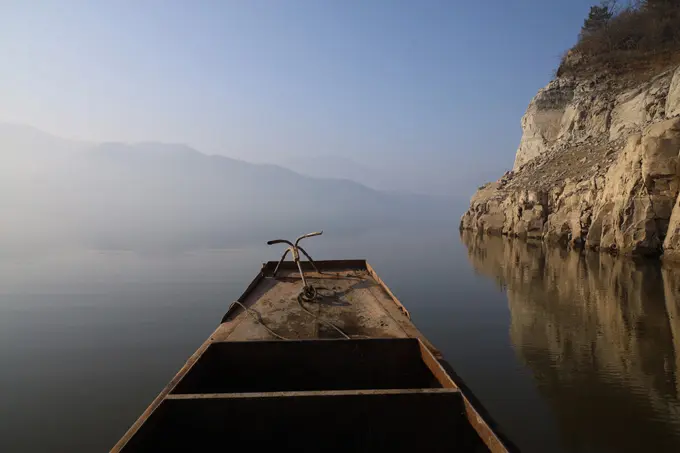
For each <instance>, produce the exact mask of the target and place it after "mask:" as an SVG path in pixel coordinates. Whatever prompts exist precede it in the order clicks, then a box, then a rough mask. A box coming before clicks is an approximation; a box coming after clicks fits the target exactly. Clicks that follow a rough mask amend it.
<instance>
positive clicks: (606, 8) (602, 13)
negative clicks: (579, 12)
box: [581, 2, 614, 35]
mask: <svg viewBox="0 0 680 453" xmlns="http://www.w3.org/2000/svg"><path fill="white" fill-rule="evenodd" d="M612 6H613V5H612V3H611V2H602V3H601V4H599V5H594V6H591V7H590V13H588V17H586V18H585V20H584V21H583V27H581V35H584V34H589V33H595V32H597V31H598V30H601V29H603V28H604V27H606V26H607V24H608V23H609V21H610V20H611V18H612V17H613V16H614V11H613V7H612Z"/></svg>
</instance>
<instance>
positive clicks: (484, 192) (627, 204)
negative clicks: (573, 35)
mask: <svg viewBox="0 0 680 453" xmlns="http://www.w3.org/2000/svg"><path fill="white" fill-rule="evenodd" d="M522 127H523V129H524V134H523V136H522V140H521V142H520V146H519V149H518V150H517V154H516V158H515V165H514V168H513V170H512V171H510V172H507V173H506V174H505V175H504V176H503V177H502V178H501V179H499V180H498V181H497V182H495V183H492V184H486V185H485V186H483V187H481V188H480V190H479V191H478V192H477V193H476V194H475V196H473V197H472V200H471V203H470V208H469V210H468V211H467V212H466V213H465V214H464V215H463V218H462V220H461V229H465V230H474V231H480V232H485V233H490V234H498V235H500V234H503V235H509V236H517V237H526V238H535V239H542V240H545V241H548V242H557V243H562V244H569V245H571V246H573V247H582V246H587V247H591V248H599V249H602V250H609V251H616V252H618V253H626V254H645V255H658V254H660V253H662V252H663V250H664V249H665V250H666V251H667V255H668V256H669V257H671V256H677V257H678V258H680V204H679V203H678V200H677V198H678V192H679V190H680V166H679V165H678V154H679V153H680V68H677V69H675V68H674V69H672V70H668V71H665V72H663V73H661V74H659V75H657V76H655V77H653V78H652V79H650V80H648V81H645V82H638V83H637V84H634V85H631V84H630V83H629V84H627V85H622V84H620V83H619V82H618V81H617V80H616V79H615V78H610V77H606V76H600V77H594V78H591V79H588V80H575V79H569V80H563V79H559V78H558V79H556V80H553V81H552V82H551V83H550V84H549V85H548V86H547V87H545V88H543V89H542V90H540V91H539V93H538V94H537V95H536V96H535V97H534V99H533V100H532V101H531V104H530V105H529V108H528V109H527V112H526V114H525V115H524V117H523V119H522Z"/></svg>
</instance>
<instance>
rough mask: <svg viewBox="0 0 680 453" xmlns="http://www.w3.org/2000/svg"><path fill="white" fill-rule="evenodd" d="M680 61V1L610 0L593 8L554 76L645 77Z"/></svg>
mask: <svg viewBox="0 0 680 453" xmlns="http://www.w3.org/2000/svg"><path fill="white" fill-rule="evenodd" d="M678 63H680V0H637V1H636V0H631V1H629V2H628V4H627V6H625V7H622V8H618V7H617V6H616V3H615V2H614V1H612V0H609V1H603V2H602V3H600V4H599V5H597V6H592V7H591V8H590V12H589V14H588V17H587V18H586V19H585V20H584V22H583V27H582V28H581V33H580V34H579V39H578V42H577V43H576V45H575V46H574V47H573V48H572V49H571V50H570V51H569V52H567V53H566V54H565V57H564V58H563V59H562V62H561V63H560V67H559V68H558V70H557V72H556V74H557V75H558V76H563V75H573V76H576V77H584V76H585V77H587V76H588V75H590V74H594V73H598V72H599V73H603V72H604V73H610V74H615V75H617V76H619V77H623V78H630V79H641V78H647V77H649V76H652V75H654V74H657V73H659V72H660V71H662V70H664V69H665V68H667V67H669V66H671V65H676V64H678Z"/></svg>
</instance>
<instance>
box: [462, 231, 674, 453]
mask: <svg viewBox="0 0 680 453" xmlns="http://www.w3.org/2000/svg"><path fill="white" fill-rule="evenodd" d="M461 238H462V240H463V242H464V243H465V245H466V246H467V249H468V257H469V260H470V262H471V263H472V265H473V266H474V268H475V269H476V271H477V272H478V273H480V274H483V275H486V276H488V277H491V278H493V279H495V280H496V281H497V283H498V284H499V285H500V286H501V287H503V288H504V289H505V290H506V292H507V298H508V304H509V308H510V313H511V315H510V316H511V324H510V339H511V342H512V344H513V346H514V349H515V351H516V354H517V356H518V357H519V359H520V360H521V361H522V362H523V363H524V364H525V365H526V366H527V367H528V368H529V370H530V371H531V372H532V374H533V376H534V379H535V381H536V385H537V388H538V391H539V392H540V394H541V396H542V397H543V398H544V399H545V400H546V401H547V402H548V404H549V406H550V407H551V408H552V410H553V412H554V414H555V418H556V421H557V424H558V426H559V428H560V431H561V433H562V435H563V439H562V442H563V445H564V446H565V447H567V449H568V450H570V451H571V450H574V451H599V452H605V451H606V452H609V451H680V380H679V377H678V376H679V374H680V318H679V316H680V268H678V267H674V268H673V267H666V266H665V265H661V264H659V263H655V262H635V261H632V260H630V259H625V258H620V257H612V256H609V255H606V254H598V253H581V254H579V253H577V252H573V251H567V250H563V249H557V248H550V247H546V246H545V245H543V244H531V243H527V242H524V241H519V240H512V239H508V238H505V237H488V236H478V235H475V234H474V233H470V232H464V233H463V234H462V236H461Z"/></svg>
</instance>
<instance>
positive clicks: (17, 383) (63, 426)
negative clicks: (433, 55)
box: [0, 130, 680, 453]
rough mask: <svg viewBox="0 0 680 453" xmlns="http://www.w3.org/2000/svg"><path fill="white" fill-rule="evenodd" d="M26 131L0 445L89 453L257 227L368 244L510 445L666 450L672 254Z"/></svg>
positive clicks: (10, 231)
mask: <svg viewBox="0 0 680 453" xmlns="http://www.w3.org/2000/svg"><path fill="white" fill-rule="evenodd" d="M0 132H1V131H0ZM29 132H30V133H28V134H27V133H25V131H23V132H22V131H19V132H16V131H15V135H14V138H13V140H14V141H13V142H11V143H12V146H10V147H6V148H4V149H3V155H2V158H3V163H5V164H6V165H3V166H0V176H2V177H0V205H1V206H2V208H3V214H6V215H4V216H3V221H2V223H1V224H0V229H1V230H0V232H1V233H2V234H0V363H2V364H3V366H2V367H0V389H2V392H0V451H12V452H13V451H18V452H42V451H69V452H91V451H106V450H107V449H108V448H110V447H111V446H112V445H113V444H114V443H115V442H116V440H117V439H118V438H119V437H120V436H121V435H122V434H123V433H124V432H125V431H126V430H127V428H128V427H129V426H130V424H131V423H133V422H134V420H135V419H136V418H137V417H138V416H139V414H140V413H141V412H142V411H143V410H144V409H145V408H146V407H147V405H148V404H149V403H150V402H151V400H152V399H153V398H154V397H155V396H156V395H157V394H158V392H159V391H160V390H161V389H162V388H163V386H165V385H166V384H167V382H168V381H169V380H170V379H171V378H172V376H173V375H174V374H175V373H176V371H177V370H178V369H179V368H180V367H181V366H182V364H183V363H184V361H185V360H186V359H187V357H189V356H190V355H191V354H192V353H193V352H194V351H195V349H196V348H197V347H198V346H199V345H200V344H201V343H202V342H203V341H204V340H205V338H206V337H207V336H208V335H209V334H210V333H211V332H212V331H213V329H214V328H215V327H216V326H217V323H218V322H219V320H220V319H221V317H222V315H223V314H224V312H225V311H226V310H227V308H228V306H229V304H230V303H231V301H233V300H234V299H236V298H237V297H238V296H239V295H240V294H241V293H242V292H243V291H244V289H245V288H246V287H247V285H248V284H249V283H250V281H251V280H252V279H253V278H254V277H255V275H256V274H257V272H258V271H259V268H260V265H261V263H262V262H264V261H268V260H276V259H278V258H279V256H280V253H281V252H282V250H280V249H279V248H277V247H267V246H266V245H265V242H266V241H267V240H269V239H275V238H278V237H283V238H291V237H295V236H297V235H299V234H301V233H304V232H309V231H312V230H320V229H323V230H325V233H324V235H323V236H321V237H317V238H313V239H310V240H309V242H308V243H307V244H306V245H305V247H306V249H307V250H308V251H309V252H310V253H311V255H312V256H313V257H314V258H315V259H350V258H365V259H368V260H369V262H370V263H371V264H372V265H373V266H374V267H375V269H376V270H377V272H378V273H379V274H380V276H381V277H382V278H383V279H384V280H385V281H386V282H387V284H388V285H389V286H390V287H391V289H392V290H393V291H394V292H395V293H396V294H397V295H398V297H399V298H400V299H401V300H402V301H403V302H404V303H405V304H406V306H407V307H408V308H409V310H410V311H411V314H412V317H413V319H414V321H415V323H416V324H417V326H418V327H419V329H420V330H421V331H422V332H423V333H424V334H425V335H426V336H427V337H428V338H429V339H430V340H431V341H432V342H433V343H434V344H435V345H437V347H438V348H440V349H441V350H442V351H443V352H444V355H445V357H446V358H447V360H448V361H449V362H450V363H451V364H452V366H453V367H454V368H455V370H456V371H457V372H458V374H460V376H461V377H462V378H463V379H464V380H465V381H466V383H467V384H468V385H469V386H470V387H471V389H472V390H473V391H474V392H475V394H476V396H477V397H478V398H479V399H480V400H481V401H482V402H483V404H484V405H485V407H486V408H487V409H488V410H489V412H490V413H491V414H492V416H493V417H494V418H495V419H496V420H497V421H498V422H499V424H500V426H501V427H502V428H503V429H504V430H505V432H506V433H507V434H508V435H509V437H510V438H511V439H513V440H514V441H515V442H516V443H517V444H518V445H519V446H520V448H522V450H523V451H528V452H545V451H550V452H598V453H599V452H634V451H656V452H664V451H669V452H670V451H678V450H679V449H680V416H679V415H678V414H680V391H679V390H678V389H679V388H680V382H679V378H678V376H679V374H678V373H680V355H679V354H678V350H679V348H680V342H679V341H678V338H679V335H680V324H678V322H679V321H678V313H680V301H679V298H680V292H679V288H680V277H679V276H680V272H678V269H676V268H674V267H671V266H667V265H663V266H662V265H661V264H660V263H656V262H645V261H638V262H636V261H631V260H627V259H625V258H615V257H611V256H608V255H599V254H590V253H582V254H579V253H574V252H567V251H565V250H561V249H555V248H549V247H546V246H544V245H537V244H530V243H526V242H522V241H511V240H508V239H506V238H494V237H481V236H476V235H471V234H467V233H464V234H463V235H462V236H461V235H459V233H458V223H457V217H458V214H459V213H460V212H462V211H463V209H464V207H462V206H453V205H450V204H449V203H448V202H447V201H446V200H442V199H434V198H431V197H425V196H419V195H403V194H395V193H385V192H380V191H377V190H373V189H369V188H367V187H365V186H362V185H360V184H357V183H354V182H351V181H346V180H332V179H325V180H324V179H318V178H310V177H306V176H302V175H298V174H296V173H294V172H291V171H290V170H286V169H283V168H280V167H276V166H271V165H253V164H249V163H246V162H241V161H236V160H232V159H227V158H224V157H212V156H207V155H205V154H201V153H199V152H197V151H195V150H193V149H191V148H187V147H184V146H178V145H165V144H157V143H147V144H137V145H125V144H105V145H92V144H83V143H77V142H72V141H64V140H60V139H56V138H54V137H50V136H45V135H42V134H36V133H35V131H33V130H30V131H29ZM8 143H9V141H8ZM5 151H7V152H5ZM37 156H41V157H40V159H38V158H37Z"/></svg>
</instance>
